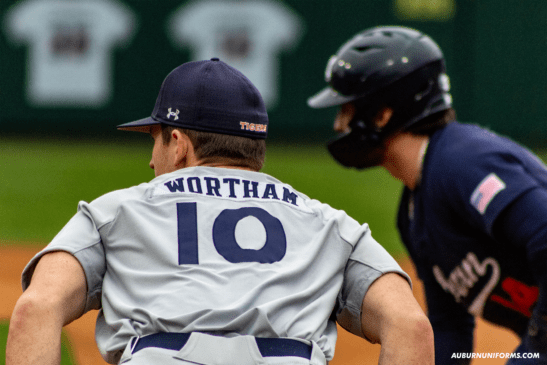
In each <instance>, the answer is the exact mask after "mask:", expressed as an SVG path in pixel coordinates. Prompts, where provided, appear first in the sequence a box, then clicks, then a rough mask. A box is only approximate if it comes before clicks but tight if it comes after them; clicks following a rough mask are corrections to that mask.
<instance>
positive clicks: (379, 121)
mask: <svg viewBox="0 0 547 365" xmlns="http://www.w3.org/2000/svg"><path fill="white" fill-rule="evenodd" d="M392 115H393V109H391V108H390V107H387V106H384V107H382V108H380V110H378V113H376V116H375V117H374V124H375V125H376V127H378V128H380V129H381V128H384V127H385V126H386V124H387V123H388V122H389V120H390V119H391V116H392Z"/></svg>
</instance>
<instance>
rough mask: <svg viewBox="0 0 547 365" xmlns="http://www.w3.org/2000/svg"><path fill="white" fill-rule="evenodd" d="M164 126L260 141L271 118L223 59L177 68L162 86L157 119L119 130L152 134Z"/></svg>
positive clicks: (258, 97)
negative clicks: (157, 127) (154, 130)
mask: <svg viewBox="0 0 547 365" xmlns="http://www.w3.org/2000/svg"><path fill="white" fill-rule="evenodd" d="M160 123H164V124H167V125H170V126H173V127H180V128H187V129H193V130H198V131H204V132H214V133H221V134H231V135H235V136H242V137H249V138H259V139H264V138H266V136H267V132H268V114H267V112H266V107H265V105H264V101H263V100H262V96H261V95H260V92H259V91H258V89H257V88H256V87H255V86H254V85H253V84H252V83H251V81H249V79H247V77H245V76H244V75H243V74H242V73H241V72H239V71H238V70H236V69H235V68H233V67H231V66H229V65H227V64H226V63H224V62H222V61H220V60H219V59H218V58H212V59H211V60H206V61H194V62H187V63H184V64H182V65H180V66H179V67H177V68H175V69H174V70H173V71H171V73H169V75H167V77H166V78H165V80H164V81H163V84H162V85H161V88H160V93H159V95H158V98H157V99H156V105H155V107H154V110H153V111H152V115H151V116H150V117H148V118H143V119H139V120H136V121H134V122H130V123H125V124H121V125H119V126H117V128H118V129H120V130H129V131H137V132H149V131H150V126H152V125H155V124H160Z"/></svg>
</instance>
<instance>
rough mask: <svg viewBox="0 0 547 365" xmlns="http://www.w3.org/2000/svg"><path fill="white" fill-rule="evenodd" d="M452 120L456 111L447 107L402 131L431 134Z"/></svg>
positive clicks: (422, 134) (424, 134)
mask: <svg viewBox="0 0 547 365" xmlns="http://www.w3.org/2000/svg"><path fill="white" fill-rule="evenodd" d="M454 121H456V111H455V110H454V109H453V108H449V109H446V110H443V111H440V112H438V113H435V114H431V115H428V116H427V117H425V118H424V119H422V120H420V121H418V122H417V123H415V124H413V125H411V126H410V127H409V128H407V129H405V130H404V131H405V132H409V133H412V134H416V135H421V136H431V135H432V134H433V133H435V132H436V131H438V130H439V129H441V128H444V127H445V126H447V125H448V124H450V123H452V122H454Z"/></svg>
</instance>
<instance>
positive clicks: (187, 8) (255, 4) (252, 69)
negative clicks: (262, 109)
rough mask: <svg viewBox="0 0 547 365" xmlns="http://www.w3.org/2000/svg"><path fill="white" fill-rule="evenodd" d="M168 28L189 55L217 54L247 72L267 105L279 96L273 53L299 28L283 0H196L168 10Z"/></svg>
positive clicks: (297, 34) (300, 30) (290, 40)
mask: <svg viewBox="0 0 547 365" xmlns="http://www.w3.org/2000/svg"><path fill="white" fill-rule="evenodd" d="M168 32H169V34H170V36H171V37H172V39H173V41H174V42H175V43H176V44H177V46H180V47H190V49H191V50H192V59H193V60H203V59H210V58H212V57H218V58H220V59H221V60H222V61H224V62H226V63H227V64H229V65H230V66H233V67H235V68H236V69H238V70H239V71H241V72H242V73H243V74H244V75H245V76H247V77H248V78H249V79H250V80H251V81H252V82H253V84H255V86H256V87H257V88H258V90H259V91H260V93H261V94H262V98H263V99H264V102H265V104H266V106H267V107H268V108H272V107H273V106H275V104H276V102H277V98H278V89H279V87H278V77H277V76H278V69H279V62H278V59H277V55H278V53H279V52H281V51H283V50H289V49H291V48H292V47H294V46H295V45H296V44H297V43H298V41H299V40H300V38H301V35H302V33H303V23H302V21H301V20H300V17H299V16H298V15H297V14H296V13H295V12H294V11H293V10H292V9H290V8H289V7H288V6H286V5H284V4H283V2H281V1H266V0H264V1H262V0H260V1H258V0H257V1H238V2H235V1H230V0H227V1H221V0H220V1H219V0H203V1H199V0H198V1H194V2H191V3H190V4H188V5H183V6H182V7H180V8H179V9H178V10H176V11H175V13H174V14H173V15H172V17H171V19H170V21H169V23H168Z"/></svg>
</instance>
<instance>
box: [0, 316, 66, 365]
mask: <svg viewBox="0 0 547 365" xmlns="http://www.w3.org/2000/svg"><path fill="white" fill-rule="evenodd" d="M8 329H9V321H0V365H4V364H5V363H6V342H7V341H8ZM73 364H76V362H75V361H74V356H73V353H72V349H71V346H70V342H69V341H68V337H67V336H66V335H65V333H64V332H63V334H62V338H61V364H60V365H73Z"/></svg>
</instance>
